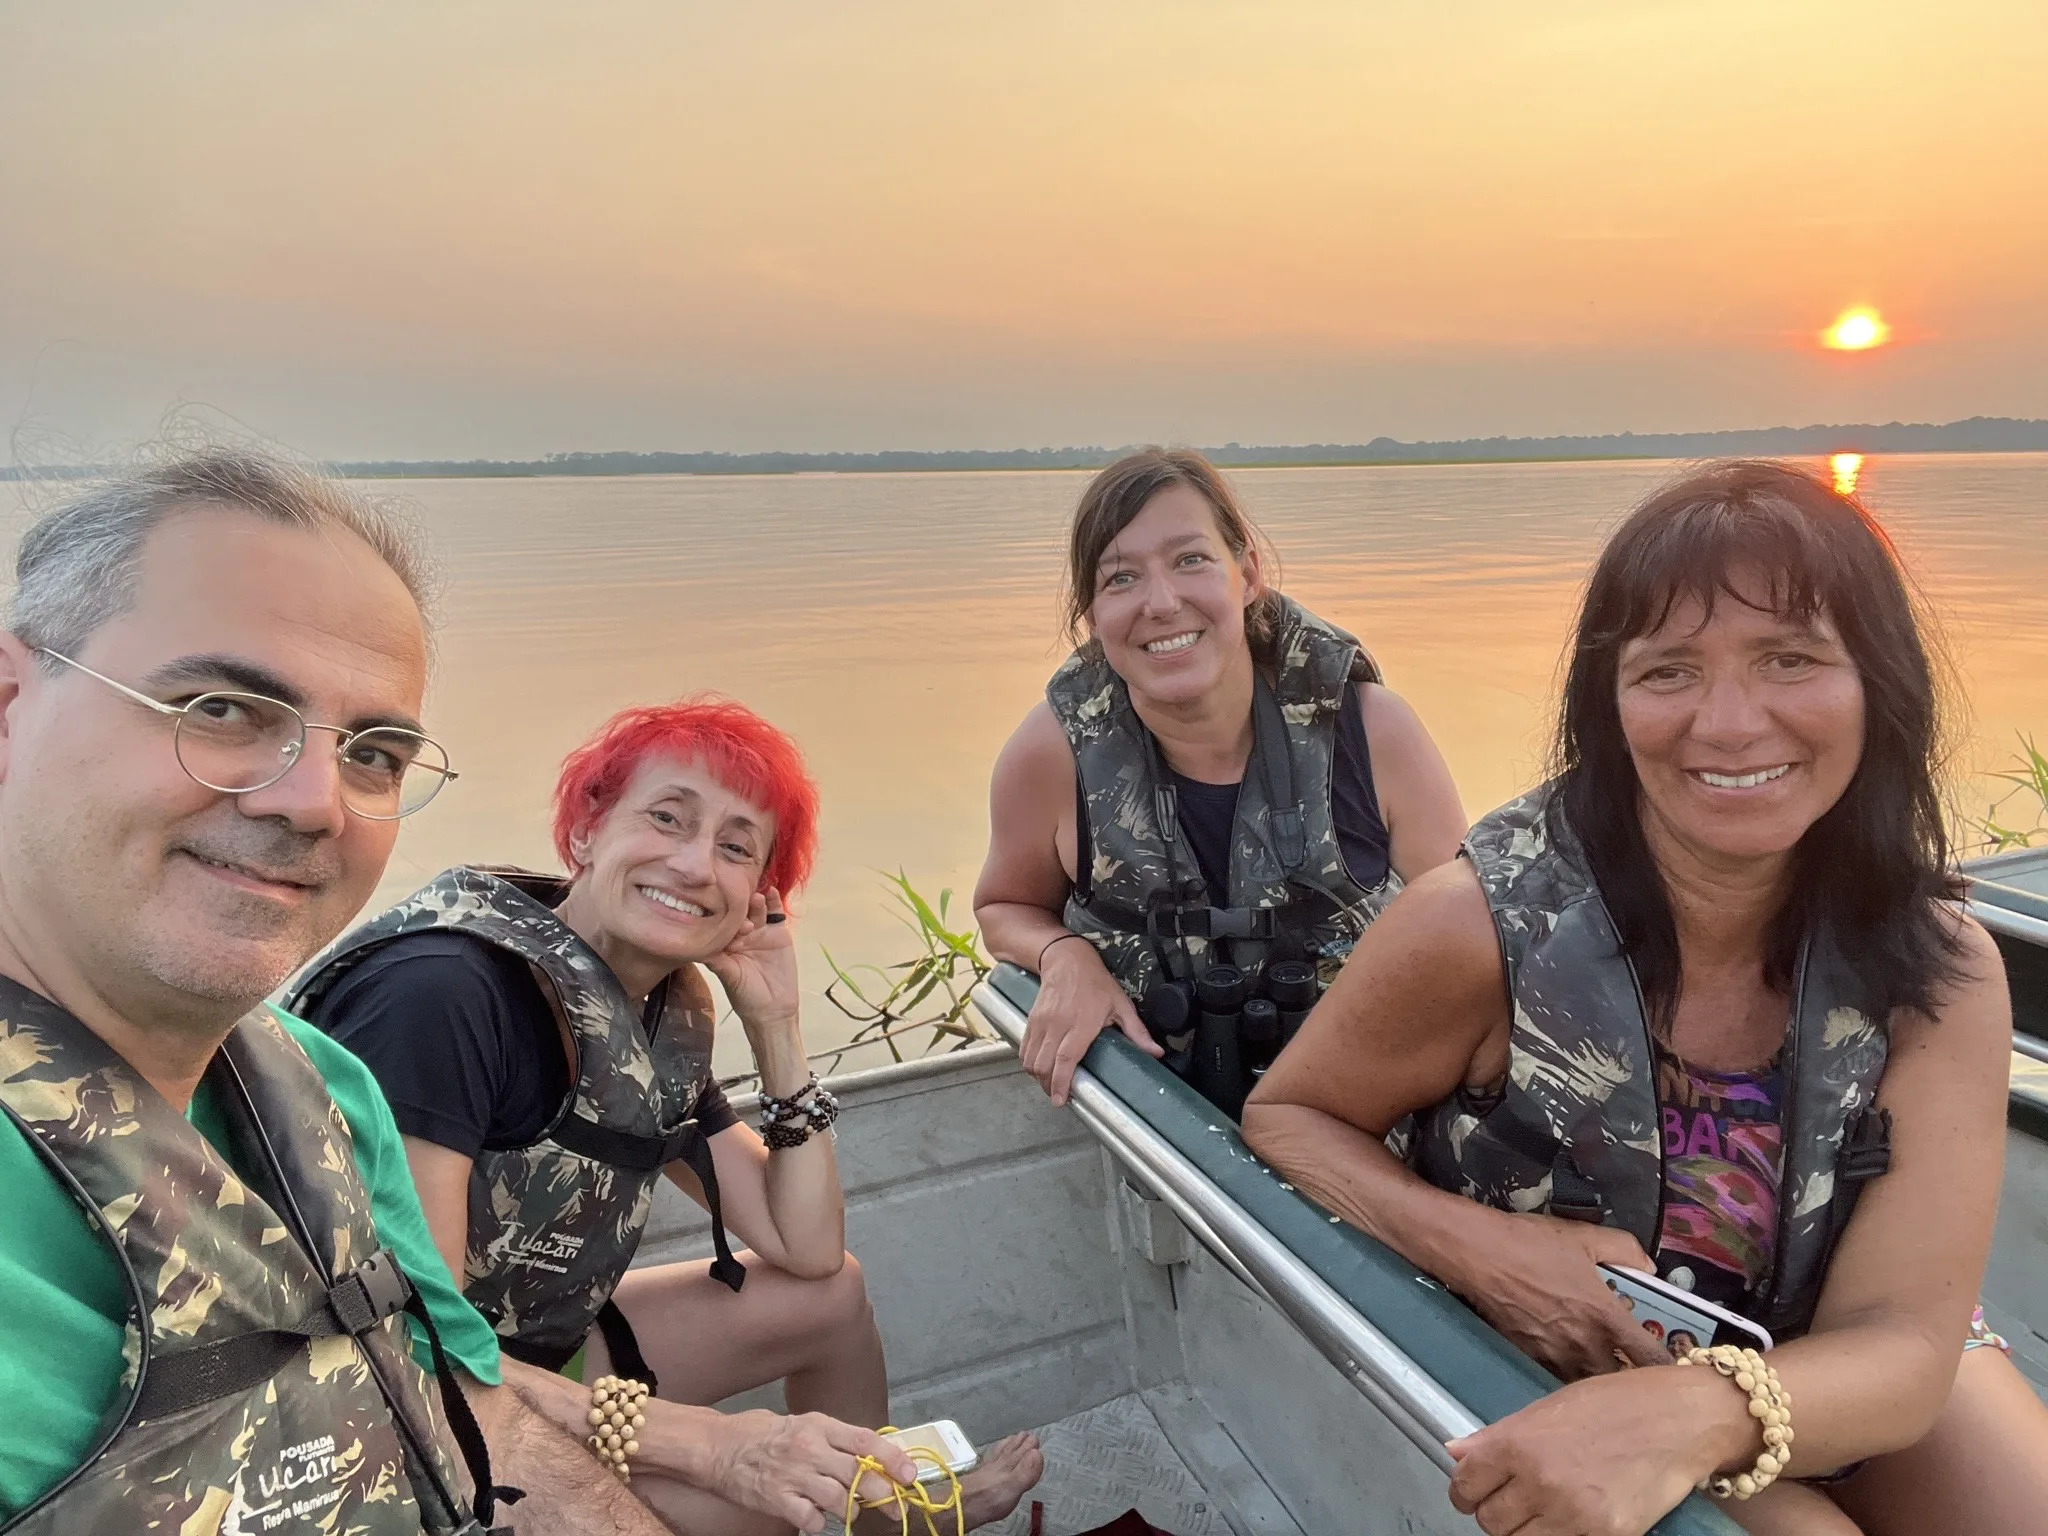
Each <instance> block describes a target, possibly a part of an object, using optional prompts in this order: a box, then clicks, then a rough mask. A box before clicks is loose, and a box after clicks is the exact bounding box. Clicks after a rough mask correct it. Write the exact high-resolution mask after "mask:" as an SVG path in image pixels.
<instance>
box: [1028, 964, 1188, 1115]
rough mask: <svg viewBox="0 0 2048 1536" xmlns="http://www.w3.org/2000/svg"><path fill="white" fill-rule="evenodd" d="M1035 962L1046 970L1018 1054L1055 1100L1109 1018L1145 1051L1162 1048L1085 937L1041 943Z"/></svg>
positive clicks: (1153, 1053)
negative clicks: (1047, 943)
mask: <svg viewBox="0 0 2048 1536" xmlns="http://www.w3.org/2000/svg"><path fill="white" fill-rule="evenodd" d="M1039 963H1040V964H1041V965H1042V966H1043V967H1044V970H1043V971H1042V972H1041V974H1040V975H1039V978H1038V1001H1037V1002H1035V1003H1033V1004H1032V1005H1031V1017H1030V1019H1029V1020H1027V1021H1026V1024H1025V1028H1024V1045H1023V1048H1022V1049H1021V1050H1020V1051H1018V1053H1017V1058H1018V1060H1019V1061H1021V1062H1022V1063H1023V1064H1024V1070H1025V1071H1026V1072H1029V1073H1030V1074H1031V1075H1032V1076H1033V1077H1035V1078H1037V1079H1038V1082H1039V1086H1040V1087H1042V1088H1044V1089H1045V1091H1046V1092H1047V1093H1048V1094H1050V1095H1051V1096H1052V1101H1053V1103H1055V1104H1064V1103H1066V1102H1067V1092H1068V1090H1069V1089H1070V1088H1072V1087H1073V1085H1074V1068H1075V1067H1077V1066H1079V1065H1080V1062H1081V1058H1082V1057H1083V1056H1085V1055H1087V1054H1088V1047H1089V1046H1091V1045H1093V1044H1094V1043H1095V1037H1096V1036H1097V1035H1099V1034H1101V1033H1102V1032H1103V1030H1105V1029H1107V1028H1108V1027H1109V1026H1110V1025H1112V1024H1113V1025H1115V1026H1116V1027H1117V1028H1118V1029H1121V1030H1122V1031H1123V1032H1124V1034H1125V1035H1126V1036H1128V1037H1129V1039H1130V1042H1131V1043H1132V1044H1133V1045H1135V1046H1136V1047H1137V1048H1138V1049H1139V1050H1141V1051H1143V1052H1144V1053H1145V1054H1146V1055H1148V1056H1161V1055H1164V1054H1165V1053H1164V1052H1163V1051H1161V1050H1160V1048H1159V1046H1158V1045H1157V1044H1156V1043H1155V1042H1154V1041H1153V1039H1152V1034H1151V1032H1150V1031H1149V1030H1147V1029H1146V1028H1145V1026H1144V1023H1143V1022H1142V1021H1141V1020H1140V1019H1139V1018H1138V1010H1137V1009H1136V1008H1135V1007H1134V1006H1133V1005H1132V1003H1131V999H1130V995H1129V994H1128V993H1126V992H1125V991H1124V989H1123V987H1122V986H1121V985H1119V984H1118V982H1117V979H1116V978H1115V977H1114V976H1112V975H1110V974H1109V968H1108V967H1107V966H1105V965H1104V964H1103V963H1102V956H1101V955H1100V954H1098V953H1096V949H1095V946H1094V945H1093V944H1092V943H1090V942H1089V941H1088V940H1087V939H1077V940H1068V941H1055V942H1054V943H1052V944H1050V945H1048V946H1047V947H1046V948H1045V950H1044V951H1043V953H1042V954H1041V956H1040V959H1039Z"/></svg>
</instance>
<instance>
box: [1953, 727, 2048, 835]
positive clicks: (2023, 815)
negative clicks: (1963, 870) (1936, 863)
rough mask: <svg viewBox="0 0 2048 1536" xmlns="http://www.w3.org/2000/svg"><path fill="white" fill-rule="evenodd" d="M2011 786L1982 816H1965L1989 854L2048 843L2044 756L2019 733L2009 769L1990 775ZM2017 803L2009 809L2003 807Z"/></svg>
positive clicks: (2047, 772) (2047, 775)
mask: <svg viewBox="0 0 2048 1536" xmlns="http://www.w3.org/2000/svg"><path fill="white" fill-rule="evenodd" d="M1992 777H1993V778H1996V779H2001V780H2003V781H2004V782H2006V783H2008V784H2010V785H2011V786H2012V788H2011V789H2008V790H2007V791H2006V792H2005V793H2004V794H2002V795H2000V796H1999V797H1998V798H1997V799H1996V800H1994V801H1992V802H1991V803H1990V804H1989V805H1988V806H1986V807H1985V808H1984V814H1983V815H1982V816H1971V817H1966V818H1965V822H1966V824H1967V825H1968V826H1969V828H1970V830H1971V831H1973V832H1976V833H1978V834H1979V835H1980V836H1982V838H1983V839H1984V846H1985V848H1986V850H1987V851H1988V852H1991V853H2005V852H2007V851H2008V850H2010V849H2014V848H2032V847H2035V846H2037V844H2038V843H2040V842H2043V841H2048V757H2044V756H2042V755H2041V749H2040V748H2039V747H2037V746H2035V745H2034V738H2033V737H2031V736H2029V735H2027V734H2026V733H2025V732H2022V733H2021V734H2020V752H2019V756H2018V758H2017V759H2016V760H2015V761H2014V765H2013V766H2012V767H2011V768H2008V769H2006V770H2005V771H2004V772H2003V773H1996V774H1993V775H1992ZM2015 800H2017V801H2018V802H2019V803H2018V805H2017V806H2015V807H2014V808H2013V809H2011V810H2008V809H2007V806H2008V805H2011V804H2012V802H2013V801H2015Z"/></svg>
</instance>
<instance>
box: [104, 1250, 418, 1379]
mask: <svg viewBox="0 0 2048 1536" xmlns="http://www.w3.org/2000/svg"><path fill="white" fill-rule="evenodd" d="M411 1297H412V1282H410V1281H409V1280H407V1279H406V1278H405V1273H404V1271H402V1270H401V1269H400V1268H399V1267H398V1261H397V1260H396V1259H395V1258H393V1257H392V1255H391V1250H390V1249H388V1248H379V1249H378V1250H377V1251H376V1252H375V1253H373V1254H371V1255H370V1256H369V1257H368V1258H367V1259H365V1260H363V1262H362V1263H360V1264H358V1265H357V1266H356V1267H355V1268H354V1269H352V1270H350V1271H349V1272H348V1273H347V1274H345V1275H343V1276H342V1277H341V1278H340V1279H339V1280H337V1281H335V1283H334V1285H333V1286H332V1287H331V1288H330V1289H329V1290H328V1292H327V1294H326V1295H324V1296H322V1297H321V1298H320V1299H319V1301H317V1302H315V1303H314V1304H313V1306H312V1307H311V1308H310V1309H309V1310H308V1311H307V1313H306V1315H305V1317H303V1318H302V1319H300V1321H299V1322H298V1323H297V1324H295V1325H294V1326H293V1327H291V1328H266V1329H261V1330H258V1331H257V1332H254V1333H243V1334H237V1335H236V1336H235V1337H233V1338H230V1339H222V1340H220V1341H219V1342H218V1343H215V1344H203V1345H200V1346H199V1347H198V1348H195V1349H187V1350H180V1351H179V1352H178V1353H177V1354H175V1355H158V1356H155V1357H153V1358H152V1359H151V1360H150V1362H149V1366H148V1369H147V1370H145V1371H144V1372H143V1375H142V1389H141V1391H140V1392H138V1393H137V1394H136V1398H135V1417H136V1418H137V1419H158V1418H162V1417H163V1416H164V1415H166V1414H172V1413H177V1412H180V1411H181V1410H183V1409H186V1408H196V1407H198V1406H199V1405H200V1404H201V1403H210V1402H214V1401H216V1400H217V1399H219V1398H223V1397H230V1396H232V1395H234V1394H235V1393H238V1392H246V1391H248V1390H249V1389H250V1388H251V1387H253V1386H255V1385H256V1384H257V1383H258V1382H261V1381H267V1380H269V1378H271V1377H272V1376H274V1375H276V1374H277V1372H278V1370H279V1368H280V1367H282V1366H283V1365H284V1363H285V1362H286V1361H287V1360H289V1359H290V1358H291V1357H292V1356H293V1355H295V1354H297V1353H298V1352H299V1351H300V1350H302V1349H304V1348H305V1347H306V1345H307V1343H308V1342H309V1341H311V1340H313V1339H326V1338H333V1337H334V1336H335V1335H337V1334H343V1333H346V1334H357V1335H360V1334H364V1333H368V1332H369V1331H370V1330H371V1329H372V1328H374V1327H376V1326H377V1325H378V1324H379V1323H381V1322H383V1321H384V1319H385V1318H387V1317H389V1316H391V1314H392V1313H394V1312H400V1311H403V1310H404V1309H405V1304H406V1302H407V1301H409V1300H410V1299H411Z"/></svg>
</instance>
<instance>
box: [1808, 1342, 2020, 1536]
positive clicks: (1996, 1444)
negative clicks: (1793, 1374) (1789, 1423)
mask: <svg viewBox="0 0 2048 1536" xmlns="http://www.w3.org/2000/svg"><path fill="white" fill-rule="evenodd" d="M1829 1491H1830V1492H1831V1493H1833V1495H1834V1498H1835V1502H1836V1503H1837V1504H1839V1505H1841V1507H1842V1508H1843V1509H1844V1510H1846V1511H1847V1512H1848V1513H1849V1514H1850V1515H1851V1516H1853V1517H1854V1518H1855V1520H1856V1522H1857V1524H1859V1525H1860V1526H1862V1527H1863V1529H1864V1530H1865V1531H1867V1532H1868V1533H1869V1536H1944V1533H1950V1532H1953V1533H1955V1536H1980V1533H1988V1532H1993V1531H1996V1532H1997V1533H1998V1536H2044V1533H2048V1406H2043V1404H2042V1402H2041V1400H2040V1399H2039V1398H2038V1397H2036V1396H2034V1392H2033V1389H2032V1388H2031V1387H2029V1386H2028V1385H2027V1379H2026V1378H2025V1377H2024V1376H2022V1375H2021V1374H2020V1373H2019V1370H2018V1368H2017V1367H2016V1366H2014V1365H2013V1363H2012V1361H2010V1360H2008V1359H2007V1358H2006V1357H2005V1355H2004V1354H2002V1353H2001V1352H2000V1351H1998V1350H1996V1349H1972V1350H1968V1351H1966V1352H1965V1353H1964V1355H1963V1358H1962V1362H1961V1364H1959V1365H1958V1366H1957V1367H1956V1384H1955V1386H1954V1387H1953V1388H1952V1389H1951V1390H1950V1392H1949V1398H1948V1406H1947V1407H1946V1408H1944V1409H1943V1410H1942V1413H1941V1417H1940V1418H1938V1419H1936V1420H1935V1421H1934V1428H1933V1429H1931V1430H1929V1431H1928V1433H1927V1437H1926V1438H1925V1439H1924V1440H1922V1441H1921V1442H1920V1443H1919V1444H1918V1445H1913V1446H1908V1447H1907V1448H1906V1449H1905V1450H1903V1451H1894V1452H1892V1454H1891V1455H1889V1456H1880V1457H1878V1458H1876V1459H1875V1460H1874V1461H1872V1462H1871V1463H1870V1465H1869V1466H1868V1467H1865V1468H1864V1469H1863V1470H1862V1471H1861V1472H1859V1473H1857V1474H1856V1476H1854V1477H1852V1478H1850V1479H1849V1481H1847V1482H1846V1483H1843V1484H1842V1485H1841V1486H1839V1487H1837V1488H1833V1489H1831V1490H1829Z"/></svg>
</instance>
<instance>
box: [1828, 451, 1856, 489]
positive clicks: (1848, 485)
mask: <svg viewBox="0 0 2048 1536" xmlns="http://www.w3.org/2000/svg"><path fill="white" fill-rule="evenodd" d="M1828 468H1829V469H1831V470H1833V471H1834V475H1835V494H1836V495H1837V496H1854V495H1855V494H1856V478H1857V476H1859V475H1861V474H1862V473H1863V455H1862V454H1860V453H1838V454H1836V455H1835V456H1834V457H1833V458H1831V459H1829V460H1828Z"/></svg>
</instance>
